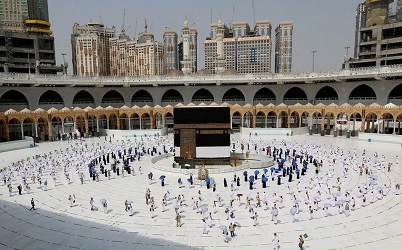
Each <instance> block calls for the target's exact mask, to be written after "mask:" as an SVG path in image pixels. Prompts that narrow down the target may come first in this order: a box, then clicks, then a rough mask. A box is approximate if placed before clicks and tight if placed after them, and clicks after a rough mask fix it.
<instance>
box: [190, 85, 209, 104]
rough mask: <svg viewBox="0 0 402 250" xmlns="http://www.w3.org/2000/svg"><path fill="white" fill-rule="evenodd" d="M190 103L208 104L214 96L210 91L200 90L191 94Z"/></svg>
mask: <svg viewBox="0 0 402 250" xmlns="http://www.w3.org/2000/svg"><path fill="white" fill-rule="evenodd" d="M191 102H192V103H194V104H200V103H205V104H210V103H213V102H214V95H213V94H212V93H211V91H209V90H207V89H205V88H201V89H199V90H197V91H196V92H195V93H194V94H193V97H192V98H191Z"/></svg>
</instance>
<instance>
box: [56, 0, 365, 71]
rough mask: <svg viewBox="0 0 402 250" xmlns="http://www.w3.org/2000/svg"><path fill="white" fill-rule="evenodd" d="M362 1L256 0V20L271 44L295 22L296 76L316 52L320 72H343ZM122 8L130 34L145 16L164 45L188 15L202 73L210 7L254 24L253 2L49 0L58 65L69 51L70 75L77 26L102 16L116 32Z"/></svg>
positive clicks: (224, 17) (215, 15) (141, 25)
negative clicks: (265, 26) (266, 26)
mask: <svg viewBox="0 0 402 250" xmlns="http://www.w3.org/2000/svg"><path fill="white" fill-rule="evenodd" d="M360 2H363V0H254V6H255V19H256V20H266V19H268V20H270V21H271V24H272V35H273V37H272V39H273V40H274V39H275V38H274V36H275V32H274V30H275V28H276V26H277V25H278V23H279V22H280V21H286V20H291V21H293V22H294V32H293V71H294V72H306V71H311V70H312V54H311V51H312V50H316V51H317V53H316V54H315V69H316V71H318V70H322V71H326V70H336V69H340V68H341V64H342V62H343V60H344V56H345V54H346V50H345V47H346V46H349V47H351V48H350V49H349V55H353V46H354V25H355V12H356V7H357V5H358V3H360ZM233 8H234V12H233ZM124 9H125V10H126V20H125V28H126V29H127V32H126V34H128V35H129V36H130V37H133V36H136V35H137V34H138V33H139V32H142V31H144V18H147V20H148V31H150V32H152V33H153V34H154V35H155V39H156V40H157V41H159V42H163V39H162V35H163V31H164V30H165V27H169V28H171V29H174V30H176V32H177V33H178V35H179V36H180V32H181V29H182V27H183V22H184V19H185V17H186V16H187V17H188V19H190V20H189V23H190V24H194V27H196V28H197V30H198V58H199V63H198V68H199V69H201V68H203V67H204V52H203V51H204V45H203V42H204V40H205V38H206V37H207V36H209V34H210V23H211V9H212V21H213V22H217V20H218V19H219V16H220V17H221V18H222V21H223V22H224V23H226V24H227V25H229V23H230V22H231V21H232V19H233V20H234V21H247V22H248V23H249V24H250V26H252V27H253V26H254V18H253V7H252V0H146V1H139V0H113V1H112V0H50V1H49V15H50V22H51V23H52V30H53V32H54V36H55V46H56V54H57V64H58V65H60V64H62V63H63V59H62V56H61V53H66V54H67V56H66V61H67V62H68V63H69V65H70V67H69V72H71V71H72V70H71V65H72V64H71V41H70V39H71V38H70V35H71V30H72V26H73V24H74V23H79V24H85V23H88V22H90V21H92V22H101V17H102V21H103V24H105V25H106V26H108V27H112V26H115V27H116V28H117V31H118V32H117V34H118V33H119V32H120V30H121V26H122V23H123V10H124ZM232 17H233V18H232ZM136 23H137V25H136ZM130 26H131V27H130ZM128 27H130V28H128ZM136 33H137V34H136ZM179 41H181V38H179ZM273 45H274V42H273ZM273 51H274V48H273ZM271 56H272V55H271ZM271 68H272V69H273V68H274V67H273V66H272V67H271Z"/></svg>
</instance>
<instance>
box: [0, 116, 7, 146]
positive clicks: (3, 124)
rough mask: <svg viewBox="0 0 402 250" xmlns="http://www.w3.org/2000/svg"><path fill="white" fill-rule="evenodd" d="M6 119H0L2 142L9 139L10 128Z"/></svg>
mask: <svg viewBox="0 0 402 250" xmlns="http://www.w3.org/2000/svg"><path fill="white" fill-rule="evenodd" d="M6 126H7V123H6V120H4V119H0V142H5V141H7V140H8V128H6Z"/></svg>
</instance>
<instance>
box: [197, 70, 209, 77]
mask: <svg viewBox="0 0 402 250" xmlns="http://www.w3.org/2000/svg"><path fill="white" fill-rule="evenodd" d="M195 74H196V75H199V76H208V75H210V74H211V72H210V71H209V70H207V69H200V70H198V71H197V72H196V73H195Z"/></svg>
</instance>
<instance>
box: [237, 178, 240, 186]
mask: <svg viewBox="0 0 402 250" xmlns="http://www.w3.org/2000/svg"><path fill="white" fill-rule="evenodd" d="M236 183H237V186H238V187H240V177H239V176H237V179H236Z"/></svg>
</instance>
